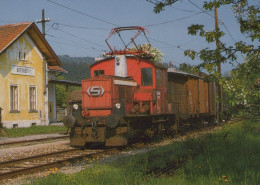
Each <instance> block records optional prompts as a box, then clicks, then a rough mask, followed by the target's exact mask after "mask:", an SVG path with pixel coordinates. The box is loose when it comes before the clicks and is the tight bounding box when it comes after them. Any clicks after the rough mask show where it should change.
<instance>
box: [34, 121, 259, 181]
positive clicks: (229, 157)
mask: <svg viewBox="0 0 260 185" xmlns="http://www.w3.org/2000/svg"><path fill="white" fill-rule="evenodd" d="M259 131H260V121H259V120H250V121H243V122H238V123H233V124H226V125H223V128H222V130H220V131H216V133H208V134H205V135H201V136H198V137H194V138H187V139H186V141H183V142H181V141H180V142H174V143H172V144H169V145H166V146H160V147H157V148H151V149H149V150H148V151H146V152H143V153H142V152H139V154H136V155H132V156H131V154H132V153H131V152H129V154H130V156H128V157H125V154H124V155H122V156H121V157H120V156H118V160H117V161H113V163H109V162H107V163H105V164H102V160H100V159H99V160H96V159H95V162H93V160H94V159H91V161H90V160H88V161H89V162H88V163H87V164H86V166H87V168H86V169H84V170H82V171H81V172H79V173H76V174H67V175H66V174H62V173H59V172H58V173H54V174H51V173H49V174H47V175H48V176H47V177H45V178H41V179H38V180H35V181H33V182H32V184H37V185H41V184H147V185H148V184H149V185H150V184H154V185H157V184H165V185H168V184H169V185H175V184H176V185H177V184H188V185H189V184H190V185H193V184H196V185H208V184H234V185H237V184H250V185H257V184H258V183H259V178H260V170H259V165H258V163H259V157H258V154H259V152H260V148H259V144H260V135H259ZM142 151H143V150H142ZM195 153H196V154H197V155H196V156H195V157H193V158H189V160H187V161H186V162H185V164H184V165H183V167H181V168H179V169H178V170H177V171H175V173H174V174H173V176H170V177H164V176H162V177H155V176H153V175H152V174H148V173H147V172H150V171H151V170H152V169H155V168H158V167H160V168H163V167H165V166H167V163H168V162H169V161H172V160H174V159H179V157H180V156H182V155H183V154H188V156H189V155H190V156H192V154H195Z"/></svg>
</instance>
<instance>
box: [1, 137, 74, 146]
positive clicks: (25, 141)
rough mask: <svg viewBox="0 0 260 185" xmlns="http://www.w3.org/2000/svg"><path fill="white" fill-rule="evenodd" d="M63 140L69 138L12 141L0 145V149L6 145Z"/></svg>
mask: <svg viewBox="0 0 260 185" xmlns="http://www.w3.org/2000/svg"><path fill="white" fill-rule="evenodd" d="M64 138H69V136H57V137H47V138H40V139H30V140H21V141H12V142H6V143H0V147H1V146H6V145H15V144H21V143H30V142H39V141H48V140H52V139H54V140H58V139H64Z"/></svg>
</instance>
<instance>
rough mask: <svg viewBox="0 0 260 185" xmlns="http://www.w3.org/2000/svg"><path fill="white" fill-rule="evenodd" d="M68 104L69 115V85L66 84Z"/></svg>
mask: <svg viewBox="0 0 260 185" xmlns="http://www.w3.org/2000/svg"><path fill="white" fill-rule="evenodd" d="M66 104H67V115H68V114H69V86H68V84H67V85H66Z"/></svg>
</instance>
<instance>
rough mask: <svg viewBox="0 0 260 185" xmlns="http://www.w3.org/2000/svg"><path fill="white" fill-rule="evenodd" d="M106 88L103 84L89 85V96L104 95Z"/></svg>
mask: <svg viewBox="0 0 260 185" xmlns="http://www.w3.org/2000/svg"><path fill="white" fill-rule="evenodd" d="M104 92H105V91H104V89H103V87H102V86H92V87H89V88H88V90H87V93H88V95H89V96H100V95H101V96H102V95H103V94H104Z"/></svg>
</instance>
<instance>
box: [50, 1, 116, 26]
mask: <svg viewBox="0 0 260 185" xmlns="http://www.w3.org/2000/svg"><path fill="white" fill-rule="evenodd" d="M47 1H49V2H50V3H53V4H56V5H58V6H61V7H63V8H66V9H68V10H71V11H73V12H76V13H78V14H81V15H85V16H87V17H90V18H92V19H95V20H98V21H100V22H103V23H106V24H110V25H113V26H119V25H117V24H114V23H112V22H109V21H106V20H103V19H100V18H97V17H94V16H92V15H89V14H86V13H84V12H81V11H78V10H75V9H73V8H70V7H68V6H65V5H62V4H59V3H56V2H54V1H51V0H47Z"/></svg>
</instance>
